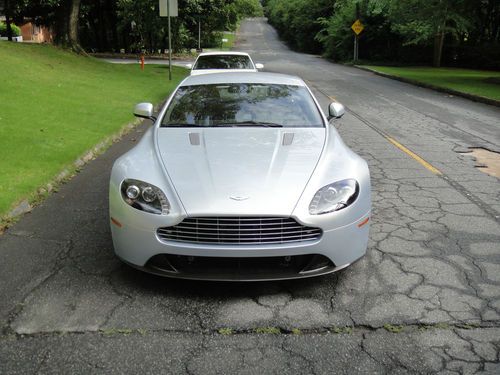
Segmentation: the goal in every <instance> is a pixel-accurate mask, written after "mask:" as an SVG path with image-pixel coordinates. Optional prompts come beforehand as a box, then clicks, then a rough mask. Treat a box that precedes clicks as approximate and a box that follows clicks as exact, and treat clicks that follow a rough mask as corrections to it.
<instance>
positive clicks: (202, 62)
mask: <svg viewBox="0 0 500 375" xmlns="http://www.w3.org/2000/svg"><path fill="white" fill-rule="evenodd" d="M186 67H187V68H189V69H191V73H190V74H191V75H192V76H194V75H198V74H207V73H222V72H234V71H238V72H257V71H258V69H263V68H264V65H262V64H259V63H257V64H255V63H254V62H253V60H252V58H251V57H250V55H249V54H248V53H245V52H233V51H231V52H227V51H226V52H205V53H200V55H199V56H198V58H197V59H196V61H195V62H194V64H187V65H186Z"/></svg>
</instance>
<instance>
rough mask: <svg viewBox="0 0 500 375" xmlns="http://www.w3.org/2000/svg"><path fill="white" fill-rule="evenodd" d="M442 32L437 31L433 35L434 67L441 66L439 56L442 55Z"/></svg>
mask: <svg viewBox="0 0 500 375" xmlns="http://www.w3.org/2000/svg"><path fill="white" fill-rule="evenodd" d="M443 43H444V32H443V31H438V32H437V33H436V35H435V36H434V59H433V63H432V65H434V66H435V67H436V68H439V67H440V66H441V57H442V55H443Z"/></svg>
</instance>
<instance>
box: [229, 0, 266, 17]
mask: <svg viewBox="0 0 500 375" xmlns="http://www.w3.org/2000/svg"><path fill="white" fill-rule="evenodd" d="M234 7H235V9H236V12H237V13H238V17H239V18H245V17H261V16H263V15H264V12H263V10H262V6H261V5H260V2H259V0H235V2H234Z"/></svg>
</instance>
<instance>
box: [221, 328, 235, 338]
mask: <svg viewBox="0 0 500 375" xmlns="http://www.w3.org/2000/svg"><path fill="white" fill-rule="evenodd" d="M218 332H219V334H220V335H223V336H229V335H232V334H233V333H234V331H233V329H232V328H219V330H218Z"/></svg>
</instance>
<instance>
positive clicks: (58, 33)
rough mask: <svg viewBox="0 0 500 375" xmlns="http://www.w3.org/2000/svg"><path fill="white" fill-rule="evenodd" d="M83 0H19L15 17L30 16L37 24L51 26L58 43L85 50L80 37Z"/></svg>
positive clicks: (77, 49) (20, 18) (80, 50)
mask: <svg viewBox="0 0 500 375" xmlns="http://www.w3.org/2000/svg"><path fill="white" fill-rule="evenodd" d="M80 2H81V0H18V1H17V4H16V9H15V17H16V18H17V19H19V20H21V21H22V20H23V19H24V18H29V19H31V20H33V21H34V22H35V23H36V24H39V25H44V26H49V27H51V28H52V29H53V31H54V34H55V35H54V42H55V43H56V44H58V45H62V46H65V47H69V48H72V49H73V50H75V51H77V52H83V50H82V48H81V47H80V44H79V38H78V22H79V14H80Z"/></svg>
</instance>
